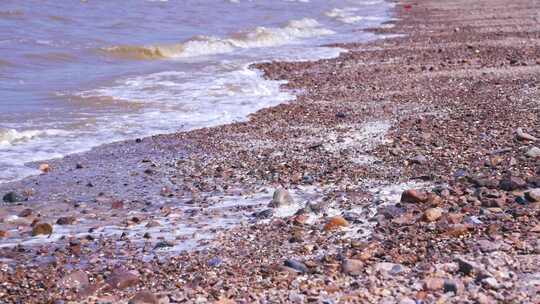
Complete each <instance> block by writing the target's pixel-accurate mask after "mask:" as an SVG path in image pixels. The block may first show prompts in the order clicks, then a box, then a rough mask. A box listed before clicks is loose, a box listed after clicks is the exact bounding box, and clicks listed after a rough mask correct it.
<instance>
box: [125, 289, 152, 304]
mask: <svg viewBox="0 0 540 304" xmlns="http://www.w3.org/2000/svg"><path fill="white" fill-rule="evenodd" d="M128 304H159V299H158V297H157V296H156V295H155V294H153V293H151V292H149V291H140V292H138V293H137V294H135V295H134V296H133V298H131V299H130V300H129V302H128Z"/></svg>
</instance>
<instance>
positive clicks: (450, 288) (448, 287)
mask: <svg viewBox="0 0 540 304" xmlns="http://www.w3.org/2000/svg"><path fill="white" fill-rule="evenodd" d="M443 288H444V293H447V292H453V293H454V294H457V293H458V286H457V285H456V283H455V282H453V281H449V280H446V281H444V285H443Z"/></svg>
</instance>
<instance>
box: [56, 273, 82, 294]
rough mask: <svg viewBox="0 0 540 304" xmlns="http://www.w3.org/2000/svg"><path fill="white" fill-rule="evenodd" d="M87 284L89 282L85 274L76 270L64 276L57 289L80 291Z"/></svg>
mask: <svg viewBox="0 0 540 304" xmlns="http://www.w3.org/2000/svg"><path fill="white" fill-rule="evenodd" d="M89 284H90V282H89V281H88V275H87V274H86V272H84V271H82V270H77V271H74V272H72V273H70V274H68V275H66V276H64V277H63V278H62V279H61V280H60V282H59V283H58V287H60V288H65V289H76V290H81V289H83V288H85V287H86V286H88V285H89Z"/></svg>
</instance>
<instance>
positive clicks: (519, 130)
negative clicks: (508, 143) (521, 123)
mask: <svg viewBox="0 0 540 304" xmlns="http://www.w3.org/2000/svg"><path fill="white" fill-rule="evenodd" d="M516 137H517V139H519V140H523V141H537V140H538V138H536V137H534V136H532V135H531V134H528V133H525V132H524V131H523V129H522V128H517V129H516Z"/></svg>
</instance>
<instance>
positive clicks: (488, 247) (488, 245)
mask: <svg viewBox="0 0 540 304" xmlns="http://www.w3.org/2000/svg"><path fill="white" fill-rule="evenodd" d="M478 246H479V247H480V250H482V252H493V251H497V250H499V249H500V248H501V244H500V243H497V242H493V241H488V240H479V241H478Z"/></svg>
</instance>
